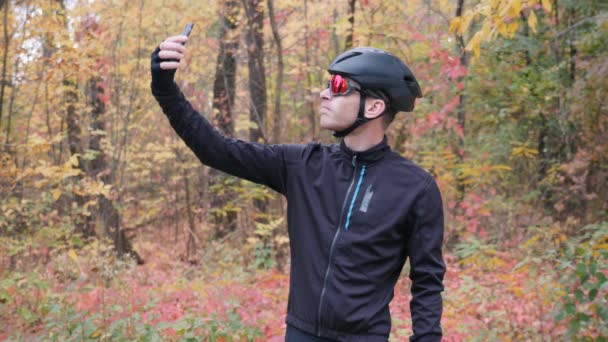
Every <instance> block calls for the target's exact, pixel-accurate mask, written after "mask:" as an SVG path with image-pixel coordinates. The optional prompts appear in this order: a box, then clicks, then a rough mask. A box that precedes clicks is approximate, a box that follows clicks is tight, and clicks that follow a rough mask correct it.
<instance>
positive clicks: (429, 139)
mask: <svg viewBox="0 0 608 342" xmlns="http://www.w3.org/2000/svg"><path fill="white" fill-rule="evenodd" d="M0 6H1V18H2V19H1V25H2V29H1V30H0V45H1V46H2V50H1V52H0V54H1V57H0V59H1V61H2V69H1V71H0V72H1V75H0V77H1V83H0V271H1V272H5V273H4V274H10V272H16V271H18V270H21V271H25V270H31V269H35V268H37V267H40V266H43V265H45V264H46V263H49V262H51V261H52V260H53V258H56V257H58V256H59V255H65V254H66V253H68V252H69V251H72V252H73V251H75V250H76V251H77V250H79V249H81V248H84V247H85V246H88V245H90V244H91V243H92V242H93V241H104V242H103V243H104V244H106V245H107V246H112V247H113V250H114V251H115V252H117V253H118V254H119V255H130V256H132V257H133V258H134V259H135V260H137V262H138V263H144V262H145V261H146V259H147V257H151V256H152V255H153V253H152V252H151V251H154V249H155V248H156V249H165V248H167V245H168V244H167V243H170V245H171V246H172V247H171V248H170V249H171V250H172V252H174V253H175V254H174V257H175V258H176V259H179V260H182V261H187V262H189V263H193V264H202V263H209V262H216V261H217V260H219V259H222V258H223V255H226V252H225V251H226V249H234V248H236V249H240V251H241V253H242V260H244V261H243V262H245V263H247V264H251V265H254V266H255V267H254V268H255V269H259V268H262V269H263V268H272V267H277V268H278V269H279V270H284V268H283V267H284V266H285V265H286V264H287V265H288V262H287V258H288V255H289V254H288V253H287V245H288V244H287V241H288V240H287V236H286V227H285V222H286V221H285V220H283V219H282V217H283V215H284V213H285V210H284V207H285V205H286V203H285V201H284V200H283V199H282V198H281V197H280V196H279V195H277V194H275V193H273V192H272V191H270V190H268V189H265V188H261V187H259V186H256V185H253V184H251V183H248V182H245V181H241V180H237V179H235V178H232V177H229V176H226V175H223V174H221V173H218V172H216V171H214V170H209V169H208V168H207V167H206V166H202V165H200V163H199V162H198V161H197V160H196V158H195V157H194V155H193V154H192V153H191V152H190V151H189V150H188V149H187V147H185V145H184V144H183V143H182V142H181V141H180V140H179V139H178V138H177V137H176V135H175V134H174V133H173V131H172V129H171V127H170V126H169V125H168V123H167V121H166V119H165V118H164V116H163V115H162V113H161V111H160V109H159V107H158V106H157V104H156V103H155V101H154V99H153V98H152V96H151V94H150V91H149V81H150V78H149V56H150V53H151V52H152V51H153V49H154V47H155V46H156V45H157V44H158V43H159V42H160V41H162V40H163V39H164V38H165V37H167V36H169V35H173V34H178V33H179V32H181V29H182V28H183V26H184V25H185V24H186V23H188V22H194V23H195V27H194V31H193V33H192V35H191V37H190V40H189V43H188V52H187V55H186V60H185V61H184V62H183V63H182V66H181V67H180V70H179V71H178V73H177V82H178V84H179V85H180V87H181V88H182V90H183V91H184V93H185V94H186V95H187V97H188V98H189V99H190V101H191V102H192V103H193V105H194V106H195V107H196V108H198V109H199V110H200V112H201V113H203V114H204V115H205V116H206V117H207V118H208V119H209V120H211V121H213V122H214V124H215V126H216V127H217V128H218V129H219V130H220V131H222V132H223V133H224V134H226V135H228V136H233V137H237V138H243V139H248V140H255V141H260V142H265V143H306V142H308V141H311V140H317V141H322V142H327V143H331V142H334V139H333V138H332V137H331V134H330V133H329V132H323V131H320V129H319V127H318V125H317V123H316V121H317V120H318V117H317V114H316V111H317V106H318V101H319V96H318V93H319V92H320V91H321V90H322V89H323V87H324V86H325V82H326V80H327V72H326V71H325V69H326V67H327V66H328V64H329V62H330V61H331V60H332V59H333V57H335V56H336V55H337V54H338V53H339V52H341V51H343V50H344V49H346V48H349V47H351V46H361V45H363V46H369V45H372V46H376V47H379V48H383V49H386V50H388V51H390V52H392V53H394V54H396V55H398V56H399V57H401V58H402V59H403V60H405V61H406V62H407V63H408V64H409V65H410V67H411V68H412V69H413V70H414V71H415V73H416V75H417V77H418V79H419V80H420V83H421V86H422V88H423V93H424V98H422V99H420V100H419V102H418V104H417V108H416V110H415V112H413V113H408V114H402V115H399V116H398V117H397V119H396V121H395V122H394V123H393V125H392V127H391V129H390V131H389V142H390V143H391V145H392V146H393V148H394V149H395V150H396V151H397V152H399V153H400V154H402V155H403V156H405V157H407V158H410V159H412V160H414V161H415V162H417V163H419V164H420V165H422V166H423V167H424V168H426V169H427V170H429V171H430V172H431V173H432V174H433V175H434V176H435V177H436V178H437V180H438V182H439V184H440V187H441V190H442V193H443V197H444V201H445V204H446V205H445V207H446V229H447V231H446V251H447V253H448V254H449V255H453V256H454V258H455V259H454V263H455V264H458V265H459V266H460V267H463V269H464V268H467V267H473V266H471V265H475V266H474V267H481V269H485V271H488V269H492V268H493V266H492V265H494V266H495V264H493V262H495V259H493V258H495V257H496V255H497V254H496V253H499V252H506V253H509V255H510V256H511V257H512V258H513V259H516V260H518V261H521V262H520V263H517V265H516V266H517V268H513V269H512V271H513V272H515V273H516V274H519V273H518V272H523V273H521V274H523V276H524V277H525V278H534V274H538V272H540V270H545V271H546V270H547V265H553V266H555V269H556V272H555V273H554V274H548V275H547V278H546V279H548V280H547V284H561V285H560V286H561V287H560V289H561V290H560V291H561V292H560V291H556V292H555V293H554V296H556V297H555V298H561V299H562V300H561V302H562V304H563V305H562V306H558V307H556V308H554V309H555V310H557V311H558V312H561V313H564V314H563V317H561V318H562V319H563V320H567V322H568V324H570V325H569V326H568V327H569V328H568V329H569V331H570V333H571V334H578V333H580V334H583V333H589V334H591V336H599V335H601V334H604V335H602V336H606V334H607V332H606V330H605V329H604V330H601V329H599V328H593V327H594V326H595V324H599V323H602V324H605V323H606V320H607V317H608V313H607V312H606V310H605V309H601V307H602V305H604V304H606V297H605V292H606V285H605V284H606V279H605V276H602V275H601V274H603V275H605V274H606V267H607V264H608V261H607V257H606V251H607V250H608V247H607V243H608V240H607V239H608V230H607V228H606V227H607V226H606V222H607V221H608V102H607V101H608V100H607V96H606V94H608V4H606V3H605V2H604V1H599V0H577V1H575V0H516V1H507V0H476V1H467V0H459V1H447V0H416V1H407V2H403V1H390V0H386V1H374V0H360V1H356V0H348V1H346V0H345V1H329V2H327V1H312V0H305V1H293V0H283V1H278V0H266V1H261V0H242V1H231V0H226V1H223V0H219V1H211V0H209V1H151V0H137V1H126V0H113V1H78V0H54V1H28V0H19V1H17V0H12V1H11V0H5V1H2V2H1V3H0ZM581 244H583V245H585V246H588V247H589V248H590V249H589V248H588V249H586V250H582V249H580V248H577V247H576V246H580V245H581ZM150 246H156V247H154V248H151V247H150ZM492 251H494V252H492ZM590 251H591V252H590ZM493 253H494V254H493ZM589 253H591V254H589ZM493 260H494V261H493ZM558 264H559V265H560V267H563V269H560V270H559V271H557V265H558ZM480 265H481V266H480ZM484 265H485V266H484ZM577 265H582V266H577ZM593 265H595V266H593ZM484 267H485V268H484ZM531 270H533V271H531ZM6 272H8V273H6ZM534 272H537V273H534ZM561 276H564V277H565V278H560V277H561ZM585 277H586V278H585ZM543 279H544V278H543ZM590 279H591V280H590ZM586 284H587V285H586ZM589 284H590V285H589ZM555 286H557V285H555ZM585 286H587V287H585ZM593 289H596V290H595V291H594V290H593ZM577 290H579V291H580V294H579V293H578V292H576V291H577ZM602 291H603V292H602ZM594 293H595V294H594ZM598 293H599V294H600V295H598ZM602 294H603V295H602ZM0 299H1V296H0ZM0 303H1V301H0ZM604 308H605V306H604ZM560 310H561V311H560ZM602 310H604V311H602ZM602 315H603V316H602ZM556 317H557V316H556ZM594 320H595V321H594ZM598 320H599V321H598ZM593 322H595V323H593ZM598 322H599V323H598ZM590 326H591V328H590ZM488 329H489V331H495V330H492V329H490V328H488ZM505 329H507V328H505ZM593 334H595V335H593ZM487 336H491V335H487ZM513 336H516V335H513ZM580 336H583V335H580Z"/></svg>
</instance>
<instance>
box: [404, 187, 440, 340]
mask: <svg viewBox="0 0 608 342" xmlns="http://www.w3.org/2000/svg"><path fill="white" fill-rule="evenodd" d="M412 222H413V231H412V234H411V236H410V238H409V241H408V246H407V249H408V253H409V257H410V279H411V280H412V290H411V291H412V301H411V302H410V311H411V313H412V327H413V330H414V335H413V336H412V337H411V338H410V341H441V336H442V329H441V313H442V298H441V292H442V291H443V276H444V274H445V264H444V262H443V256H442V253H441V244H442V242H443V230H444V225H443V206H442V202H441V194H440V193H439V189H438V188H437V185H436V183H435V181H434V180H433V179H430V180H429V183H428V184H427V186H426V189H425V190H423V192H422V193H421V194H420V195H419V196H418V198H417V200H416V203H415V204H414V211H413V216H412Z"/></svg>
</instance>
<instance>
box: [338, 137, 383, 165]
mask: <svg viewBox="0 0 608 342" xmlns="http://www.w3.org/2000/svg"><path fill="white" fill-rule="evenodd" d="M340 151H341V152H342V154H343V155H344V157H345V158H347V159H348V160H351V161H352V159H353V157H354V156H355V155H356V156H357V162H362V163H365V164H371V163H374V162H377V161H379V160H381V159H382V158H384V156H385V155H386V154H388V153H389V152H390V151H391V147H390V146H389V145H388V139H387V137H386V135H385V136H384V138H383V139H382V141H381V142H380V143H379V144H378V145H376V146H374V147H372V148H370V149H369V150H365V151H353V150H351V149H350V148H348V146H346V143H345V142H344V139H342V141H341V142H340Z"/></svg>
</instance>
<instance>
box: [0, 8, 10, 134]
mask: <svg viewBox="0 0 608 342" xmlns="http://www.w3.org/2000/svg"><path fill="white" fill-rule="evenodd" d="M2 7H3V8H4V13H3V17H2V18H3V19H2V31H3V32H4V53H3V55H2V80H1V82H2V83H0V127H2V112H3V109H4V90H5V88H6V86H7V85H8V84H10V82H9V80H8V79H7V77H6V66H7V63H8V50H9V44H10V42H11V37H10V36H9V34H8V2H6V3H5V2H4V1H3V2H2Z"/></svg>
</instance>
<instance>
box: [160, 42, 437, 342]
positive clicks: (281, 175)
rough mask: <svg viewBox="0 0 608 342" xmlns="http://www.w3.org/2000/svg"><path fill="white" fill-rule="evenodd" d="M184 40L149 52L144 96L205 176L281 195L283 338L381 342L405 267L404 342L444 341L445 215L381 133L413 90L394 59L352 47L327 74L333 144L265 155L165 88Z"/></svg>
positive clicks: (264, 148) (427, 185)
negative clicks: (210, 170) (408, 333)
mask: <svg viewBox="0 0 608 342" xmlns="http://www.w3.org/2000/svg"><path fill="white" fill-rule="evenodd" d="M186 40H187V37H185V36H174V37H169V38H167V39H166V40H165V41H164V42H162V43H161V44H160V46H159V47H158V48H157V49H156V50H155V51H154V53H153V54H152V66H151V67H152V93H153V94H154V97H155V98H156V100H157V101H158V103H159V104H160V106H161V107H162V110H163V112H164V113H165V115H167V117H168V118H169V121H170V123H171V125H172V126H173V128H174V129H175V131H176V132H177V133H178V134H179V136H180V137H181V138H182V139H183V140H184V141H185V142H186V144H187V145H188V146H189V147H190V148H191V149H192V151H194V153H195V154H196V156H197V157H198V158H199V159H200V161H201V162H202V163H204V164H206V165H208V166H210V167H214V168H217V169H220V170H222V171H224V172H227V173H229V174H232V175H235V176H237V177H241V178H244V179H247V180H250V181H252V182H256V183H260V184H264V185H266V186H269V187H270V188H272V189H274V190H276V191H277V192H279V193H281V194H283V195H284V196H285V197H286V198H287V202H288V213H287V215H288V216H287V218H288V231H289V238H290V250H291V275H290V284H289V300H288V306H287V318H286V323H287V332H286V340H287V341H289V342H293V341H386V340H388V337H389V334H390V330H391V317H390V312H389V302H390V301H391V299H392V298H393V292H394V287H395V283H396V282H397V279H398V278H399V274H400V272H401V270H402V268H403V265H404V263H405V261H406V258H408V257H409V259H410V266H411V271H410V278H411V280H412V288H411V291H412V301H411V304H410V309H411V313H412V321H413V324H412V325H413V330H414V334H413V336H412V337H411V338H410V339H411V340H412V341H414V340H415V341H439V340H440V339H441V334H442V331H441V325H440V319H441V312H442V299H441V291H443V276H444V273H445V265H444V262H443V258H442V253H441V243H442V239H443V229H444V227H443V209H442V203H441V196H440V193H439V190H438V188H437V186H436V183H435V181H434V180H433V178H432V177H431V176H430V175H429V174H428V173H426V172H425V171H423V170H422V169H421V168H419V167H417V166H416V165H414V164H413V163H412V162H411V161H408V160H406V159H404V158H402V157H400V156H399V155H398V154H397V153H395V152H392V151H391V149H390V147H389V146H388V144H387V139H386V136H385V131H386V129H387V127H388V125H389V124H390V122H391V121H392V119H393V117H394V115H395V114H396V113H397V112H398V111H412V110H413V108H414V101H415V98H416V97H420V96H421V91H420V87H419V86H418V83H417V81H416V79H415V77H414V75H413V74H412V72H411V71H410V70H409V68H408V67H407V66H406V65H405V64H404V63H403V62H402V61H401V60H399V59H398V58H397V57H395V56H393V55H391V54H389V53H387V52H384V51H381V50H378V49H374V48H356V49H353V50H350V51H347V52H345V53H343V54H341V55H340V56H338V57H337V58H336V59H335V60H334V61H333V62H332V63H331V65H330V66H329V69H328V71H329V73H330V74H331V78H330V81H329V83H328V87H327V89H325V90H323V91H322V92H321V94H320V96H321V109H320V114H321V116H320V117H321V123H320V125H321V127H322V128H324V129H328V130H332V131H334V132H335V133H334V135H335V136H336V137H341V138H342V140H341V142H340V143H339V144H332V145H325V144H320V143H309V144H307V145H264V144H258V143H252V142H246V141H242V140H238V139H229V138H226V137H224V136H222V135H221V134H219V133H218V132H217V131H216V130H215V129H214V128H213V127H212V126H211V125H210V124H209V122H208V121H207V120H205V119H204V118H203V117H202V116H201V115H200V114H199V113H198V112H197V111H196V110H195V109H194V108H192V106H191V105H190V103H189V102H188V101H187V100H186V99H185V97H184V95H183V94H182V93H181V92H180V90H179V88H178V86H177V85H176V84H175V82H174V81H173V76H174V74H175V70H176V69H177V67H178V66H179V61H180V60H181V58H183V56H184V51H185V46H184V44H185V42H186Z"/></svg>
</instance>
